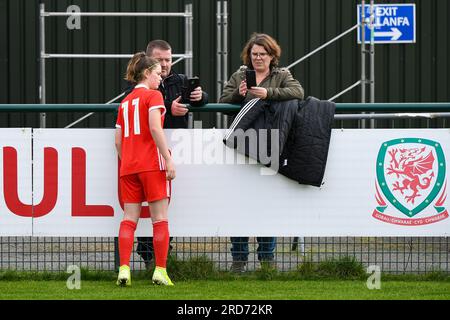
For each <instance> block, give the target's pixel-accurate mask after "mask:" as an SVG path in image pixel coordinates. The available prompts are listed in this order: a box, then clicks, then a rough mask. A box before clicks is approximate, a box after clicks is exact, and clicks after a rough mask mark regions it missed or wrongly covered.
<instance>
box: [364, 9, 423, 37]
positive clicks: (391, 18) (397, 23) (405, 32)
mask: <svg viewBox="0 0 450 320" xmlns="http://www.w3.org/2000/svg"><path fill="white" fill-rule="evenodd" d="M357 10H358V21H359V22H360V23H361V22H362V12H361V5H358V9H357ZM364 12H365V21H366V25H365V36H364V40H365V41H366V42H370V38H371V36H372V35H373V40H374V43H415V42H416V5H415V4H414V3H397V4H374V6H373V15H374V28H373V34H372V32H371V30H370V25H369V21H370V20H369V19H370V5H365V10H364ZM358 43H361V27H359V28H358Z"/></svg>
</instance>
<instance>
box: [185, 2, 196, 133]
mask: <svg viewBox="0 0 450 320" xmlns="http://www.w3.org/2000/svg"><path fill="white" fill-rule="evenodd" d="M184 8H185V11H184V12H185V20H184V21H185V38H184V43H185V50H186V51H185V54H186V55H190V56H191V58H189V59H186V61H185V65H184V69H185V75H186V76H187V77H188V78H190V77H192V73H193V68H192V65H193V63H192V61H193V57H192V52H193V50H192V37H193V34H192V20H193V17H192V4H187V5H185V7H184ZM193 127H194V114H193V113H192V112H189V113H188V128H190V129H192V128H193Z"/></svg>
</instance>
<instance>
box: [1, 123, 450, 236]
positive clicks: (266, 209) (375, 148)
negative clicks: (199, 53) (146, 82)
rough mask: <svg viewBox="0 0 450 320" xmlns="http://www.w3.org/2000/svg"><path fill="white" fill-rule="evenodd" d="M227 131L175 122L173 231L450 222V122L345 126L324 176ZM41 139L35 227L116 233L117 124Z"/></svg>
mask: <svg viewBox="0 0 450 320" xmlns="http://www.w3.org/2000/svg"><path fill="white" fill-rule="evenodd" d="M224 133H225V130H214V129H203V130H201V129H193V130H182V129H178V130H166V135H167V137H168V140H169V141H170V145H171V149H172V153H173V157H174V160H175V164H176V168H177V177H176V179H175V180H174V181H173V183H172V196H173V197H172V199H171V203H170V207H169V228H170V233H171V235H172V236H245V235H248V236H306V237H307V236H329V237H331V236H448V235H449V233H450V232H449V231H450V222H449V221H450V219H449V218H448V210H447V209H448V200H447V198H446V195H447V190H448V189H447V171H448V163H447V159H449V157H450V150H449V149H450V131H449V130H448V129H399V130H396V129H386V130H381V129H376V130H374V129H371V130H361V129H349V130H337V129H335V130H333V132H332V138H331V143H330V150H329V156H328V162H327V167H326V171H325V178H324V182H325V183H324V184H323V186H322V187H321V188H316V187H312V186H305V185H300V184H298V183H297V182H295V181H293V180H290V179H288V178H286V177H284V176H282V175H280V174H268V173H269V172H270V171H269V170H267V168H265V167H263V166H261V165H259V164H255V163H250V164H249V163H248V161H247V163H245V158H244V157H242V156H240V155H236V153H235V150H232V149H229V148H227V147H225V146H224V144H223V143H222V137H223V135H224ZM33 139H34V141H33V154H34V171H33V172H34V175H35V176H34V197H35V201H34V202H35V203H36V204H40V203H42V202H44V203H45V204H46V205H45V206H42V205H41V209H40V211H39V212H38V213H39V216H37V215H35V217H34V218H32V219H31V220H32V221H33V235H36V236H117V234H118V228H119V224H120V221H121V219H122V216H123V211H122V208H121V206H120V203H119V199H118V192H117V182H118V178H117V166H118V162H117V156H116V152H115V148H114V129H35V130H34V131H33ZM0 141H1V144H2V145H4V144H5V142H4V139H3V138H0ZM44 150H46V151H44ZM45 152H47V153H45ZM44 154H46V157H47V158H48V160H47V161H48V163H47V166H48V168H47V175H48V177H47V180H48V181H49V182H47V183H45V182H44V181H45V178H44V172H45V170H44V169H43V168H44V167H45V165H44V163H45V160H44V158H45V157H44ZM55 155H56V156H57V157H56V158H55ZM52 158H53V160H52ZM55 159H56V163H57V168H56V167H55ZM2 162H4V161H2ZM52 166H53V169H52ZM19 170H22V169H19ZM56 172H57V178H56V179H55V177H54V175H55V173H56ZM52 175H53V178H52ZM0 177H2V176H0ZM23 179H26V177H24V178H23ZM52 179H53V180H52ZM52 181H53V182H54V181H57V182H56V186H57V187H56V189H55V187H53V188H52V183H53V182H52ZM45 188H47V189H45ZM55 190H56V191H55ZM55 194H56V198H55ZM44 199H46V201H44ZM1 201H2V202H0V205H4V199H1ZM2 212H3V210H2ZM3 215H12V214H11V213H9V212H6V214H3ZM10 219H12V218H10ZM14 219H15V217H14ZM11 221H12V220H11ZM26 221H27V220H25V221H17V223H18V224H23V223H26ZM28 222H29V223H31V221H29V220H28ZM0 230H1V231H2V232H0V235H4V232H5V231H3V230H4V228H2V229H0ZM16 230H18V231H17V232H18V233H20V232H19V231H20V230H27V229H26V228H24V227H21V228H19V227H17V229H16ZM151 234H152V227H151V220H150V219H149V218H142V219H141V220H140V222H139V226H138V229H137V233H136V235H137V236H142V235H151ZM17 235H22V233H20V234H17Z"/></svg>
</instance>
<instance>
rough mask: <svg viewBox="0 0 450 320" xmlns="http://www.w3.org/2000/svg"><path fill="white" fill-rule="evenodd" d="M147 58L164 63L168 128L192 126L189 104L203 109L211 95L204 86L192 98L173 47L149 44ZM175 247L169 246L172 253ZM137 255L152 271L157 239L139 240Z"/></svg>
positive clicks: (195, 90) (163, 85) (166, 44)
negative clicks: (174, 65) (177, 68)
mask: <svg viewBox="0 0 450 320" xmlns="http://www.w3.org/2000/svg"><path fill="white" fill-rule="evenodd" d="M146 55H147V56H149V57H152V58H154V59H157V60H158V61H159V63H160V64H161V78H162V81H161V85H160V86H159V91H161V93H162V95H163V97H164V104H165V107H166V115H165V120H164V128H168V129H172V128H184V129H187V127H188V111H189V110H188V108H187V106H186V104H190V105H191V106H195V107H199V106H202V105H205V104H207V103H208V94H207V93H206V92H203V91H202V88H201V87H200V86H197V87H196V88H193V90H192V92H191V94H190V95H189V96H188V88H189V84H188V78H187V77H186V75H184V74H178V73H176V72H174V71H173V70H172V47H171V46H170V44H169V43H168V42H166V41H164V40H153V41H150V42H149V43H148V45H147V50H146ZM170 240H172V238H170ZM171 248H172V246H169V250H170V249H171ZM136 252H137V253H138V254H139V255H140V256H141V257H142V259H143V260H144V263H145V266H146V268H147V269H148V270H150V268H151V267H152V266H151V262H152V260H153V238H152V237H138V245H137V249H136Z"/></svg>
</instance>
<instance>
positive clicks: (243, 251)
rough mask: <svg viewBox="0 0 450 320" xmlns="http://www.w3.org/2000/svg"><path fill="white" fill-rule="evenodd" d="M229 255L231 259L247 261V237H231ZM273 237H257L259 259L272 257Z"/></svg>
mask: <svg viewBox="0 0 450 320" xmlns="http://www.w3.org/2000/svg"><path fill="white" fill-rule="evenodd" d="M230 240H231V256H232V257H233V261H247V260H248V254H249V252H248V237H231V238H230ZM276 240H277V238H275V237H257V238H256V241H258V249H257V250H256V252H257V253H258V260H259V261H271V260H273V259H274V254H273V251H274V250H275V246H276Z"/></svg>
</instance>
